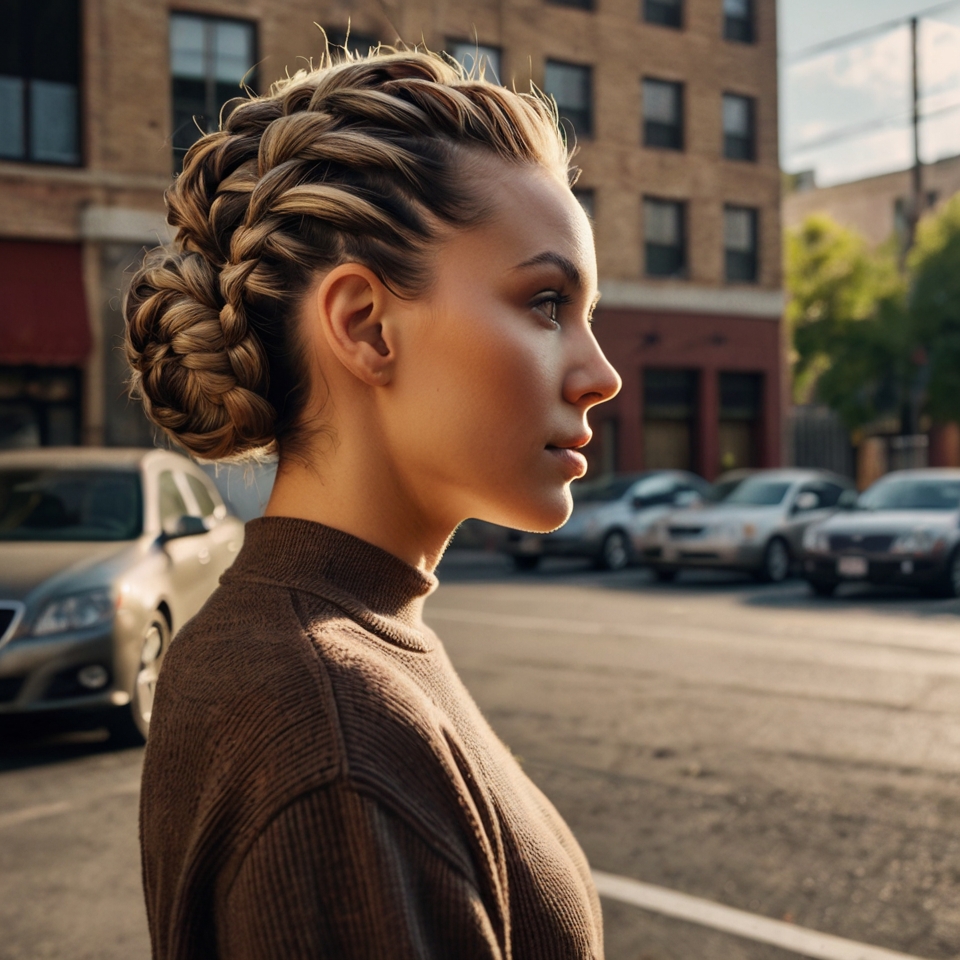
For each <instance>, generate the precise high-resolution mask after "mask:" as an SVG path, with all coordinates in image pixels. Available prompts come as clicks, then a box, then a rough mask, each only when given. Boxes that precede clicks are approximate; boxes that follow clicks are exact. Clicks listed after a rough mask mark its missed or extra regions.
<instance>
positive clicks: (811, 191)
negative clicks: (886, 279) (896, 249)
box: [783, 157, 960, 247]
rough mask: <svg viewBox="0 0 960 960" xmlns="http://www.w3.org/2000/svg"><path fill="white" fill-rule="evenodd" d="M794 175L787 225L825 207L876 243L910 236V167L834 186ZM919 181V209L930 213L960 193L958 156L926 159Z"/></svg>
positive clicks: (788, 196) (786, 200)
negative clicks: (936, 159) (825, 185)
mask: <svg viewBox="0 0 960 960" xmlns="http://www.w3.org/2000/svg"><path fill="white" fill-rule="evenodd" d="M793 179H794V184H793V186H792V188H791V189H789V190H787V191H786V192H785V193H784V197H783V221H784V226H785V227H786V228H787V229H794V228H796V227H799V226H800V224H802V223H803V221H804V220H806V219H807V217H809V216H810V215H811V214H814V213H826V214H829V215H830V216H831V217H832V218H833V219H834V220H836V221H837V223H840V224H842V225H843V226H845V227H850V228H852V229H854V230H856V231H857V232H858V233H859V234H861V235H862V236H863V237H865V238H866V240H867V242H868V243H869V244H870V245H871V246H874V247H876V246H879V245H880V244H882V243H886V242H887V241H888V240H890V239H891V238H892V237H897V238H899V239H900V240H901V241H905V240H906V239H907V235H908V232H909V228H910V205H911V203H912V202H913V200H912V197H913V171H912V170H895V171H894V172H893V173H884V174H881V175H880V176H876V177H866V178H864V179H863V180H852V181H850V182H849V183H838V184H835V185H834V186H830V187H818V186H817V185H816V182H815V181H814V180H813V177H812V175H811V174H808V173H801V174H797V175H796V176H795V177H794V178H793ZM921 184H922V190H921V213H929V212H930V211H932V210H936V209H937V208H938V207H940V206H942V205H943V204H944V203H946V201H947V200H949V199H950V198H951V197H952V196H954V194H956V193H960V157H946V158H944V159H942V160H938V161H937V162H936V163H930V164H925V165H924V167H923V170H922V171H921Z"/></svg>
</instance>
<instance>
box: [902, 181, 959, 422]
mask: <svg viewBox="0 0 960 960" xmlns="http://www.w3.org/2000/svg"><path fill="white" fill-rule="evenodd" d="M908 268H909V270H910V273H911V275H912V278H913V284H912V290H911V295H910V315H911V319H912V326H913V328H914V330H915V334H916V340H917V343H918V345H919V346H920V349H921V351H922V356H918V359H921V360H925V361H926V363H925V366H926V369H925V370H922V373H921V378H922V379H921V384H920V387H921V388H923V387H925V388H926V409H927V412H928V413H930V415H931V416H932V417H933V418H934V420H939V421H941V422H944V421H949V420H960V194H957V195H956V196H955V197H953V199H952V200H950V201H948V202H947V204H946V205H945V206H944V207H943V209H942V210H941V211H939V212H938V213H936V214H932V215H930V216H928V217H926V218H924V220H923V221H921V223H920V225H919V228H918V230H917V240H916V244H915V245H914V248H913V250H912V251H911V253H910V256H909V258H908ZM922 381H925V383H924V382H922Z"/></svg>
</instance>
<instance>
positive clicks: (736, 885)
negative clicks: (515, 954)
mask: <svg viewBox="0 0 960 960" xmlns="http://www.w3.org/2000/svg"><path fill="white" fill-rule="evenodd" d="M440 572H441V581H442V585H441V587H440V589H439V590H438V592H437V593H436V594H435V595H434V596H433V597H432V598H431V599H430V601H429V603H428V607H427V619H428V621H429V622H430V624H431V625H432V626H433V627H434V628H435V629H436V630H437V631H438V633H439V634H440V635H441V636H442V637H443V638H444V640H445V643H446V645H447V647H448V650H449V652H450V655H451V657H452V658H453V660H454V662H455V663H456V665H457V667H458V668H459V670H460V671H461V673H462V675H463V677H464V679H465V681H466V683H467V685H468V686H469V688H470V689H471V691H472V692H473V694H474V696H475V697H476V699H477V700H478V702H479V703H480V705H481V707H482V708H483V709H484V711H485V712H486V714H487V716H488V718H489V719H490V721H491V723H492V724H493V726H494V728H495V729H496V730H497V732H498V733H499V734H500V735H501V736H502V737H503V738H504V739H505V741H506V742H507V743H508V744H509V746H510V747H511V749H512V750H513V752H514V753H515V754H516V755H517V756H518V757H520V759H521V762H522V763H523V765H524V767H525V769H526V770H527V772H528V773H529V775H530V776H531V777H532V778H533V779H534V780H535V781H536V782H537V783H538V784H539V785H540V786H541V787H542V788H543V789H544V790H545V791H546V793H547V794H548V795H549V796H550V797H551V799H553V801H554V802H555V803H556V805H557V806H558V807H559V809H560V810H561V812H562V813H563V814H564V816H565V817H567V819H568V820H569V822H570V824H571V825H572V827H573V829H574V831H575V832H576V834H577V836H578V838H579V839H580V841H581V843H582V844H583V846H584V848H585V849H586V851H587V853H588V856H589V857H590V860H591V863H592V864H593V866H594V867H595V868H597V869H600V870H604V871H607V872H610V873H614V874H618V875H622V876H626V877H631V878H634V879H637V880H642V881H646V882H648V883H653V884H656V885H658V886H662V887H665V888H669V889H671V890H678V891H682V892H686V893H689V894H693V895H696V896H698V897H702V898H706V899H707V900H710V901H714V902H718V903H722V904H727V905H729V906H733V907H737V908H739V909H742V910H744V911H748V912H750V913H754V914H758V915H761V916H764V917H770V918H774V919H778V920H784V919H786V920H787V921H789V922H792V923H795V924H797V925H798V926H802V927H805V928H810V929H814V930H820V931H824V932H828V933H833V934H837V935H839V936H842V937H846V938H849V939H851V940H854V941H858V942H861V943H866V944H873V945H877V946H883V947H886V948H888V949H892V950H898V951H902V952H904V953H907V954H911V955H914V956H918V957H927V958H931V960H939V958H944V960H945V958H948V957H954V956H956V955H957V954H958V953H960V907H958V897H957V893H958V890H960V868H958V866H957V864H958V863H960V831H958V829H957V828H958V825H960V799H958V798H960V791H958V789H957V788H958V786H960V725H958V724H957V717H958V714H960V631H958V629H957V628H958V621H960V603H958V602H957V601H932V600H929V599H921V598H919V597H917V596H914V595H912V594H909V593H894V592H891V591H889V590H888V591H883V592H881V591H877V590H869V589H866V588H853V587H848V588H844V590H842V591H841V593H840V595H839V596H838V597H836V598H834V599H830V600H825V599H821V598H814V597H811V596H810V595H809V594H808V591H807V588H806V586H805V585H804V584H803V583H801V582H799V581H796V580H791V581H788V582H787V583H785V584H782V585H778V586H761V585H758V584H755V583H754V582H752V581H750V580H747V579H744V578H737V577H735V576H728V575H724V574H706V573H705V574H688V575H684V576H682V577H681V578H680V580H679V581H678V582H677V583H674V584H667V585H663V584H655V583H654V582H653V581H652V579H651V578H650V576H649V574H647V573H646V572H644V571H641V570H637V569H635V568H633V569H628V570H626V571H623V572H620V573H616V574H610V573H606V574H602V573H596V572H594V571H592V570H591V569H590V568H589V567H588V566H586V565H583V564H577V563H575V562H553V563H546V564H544V567H543V569H542V570H540V571H537V572H536V573H532V574H530V573H527V574H517V573H514V572H513V571H512V569H511V568H510V566H509V564H507V563H506V562H505V561H504V560H502V559H500V558H497V557H493V556H488V555H481V554H471V553H459V554H453V555H451V557H450V558H449V559H448V560H447V561H445V563H444V565H443V567H442V568H441V571H440ZM141 755H142V752H141V751H140V750H137V749H132V750H131V749H127V750H114V749H112V748H111V747H110V745H109V743H105V742H103V734H102V733H100V732H98V731H96V730H93V731H76V730H74V731H69V730H62V729H61V730H59V731H54V732H47V733H46V734H44V735H41V734H40V733H38V732H36V731H34V732H33V733H29V732H28V733H24V732H20V733H15V732H11V731H9V730H8V731H7V732H6V735H5V744H4V746H3V748H2V754H0V832H2V843H0V928H2V929H3V931H4V936H3V937H2V939H0V957H3V958H21V957H23V958H35V957H44V958H64V960H68V958H69V960H83V958H98V960H100V958H103V960H113V958H121V957H122V958H124V960H131V958H138V957H147V956H148V946H147V939H146V932H145V929H144V919H143V916H144V915H143V907H142V905H141V900H140V887H139V866H138V854H137V840H136V818H137V778H138V773H139V765H140V760H141ZM604 911H605V917H606V937H607V950H608V956H609V957H610V958H611V960H641V958H644V960H681V958H682V960H689V958H690V957H723V958H725V960H726V958H730V960H737V958H780V957H788V956H795V954H791V953H788V952H787V951H783V950H778V949H776V948H774V947H771V946H767V945H762V944H758V943H753V942H751V941H749V940H746V939H741V938H737V937H732V936H730V935H728V934H724V933H719V932H716V931H713V930H710V929H709V928H707V927H703V926H698V925H694V924H689V923H684V922H680V921H676V920H670V919H666V918H664V917H662V916H658V915H656V914H654V913H650V912H647V911H644V910H641V909H638V908H636V907H631V906H627V905H624V904H621V903H615V902H613V901H605V902H604Z"/></svg>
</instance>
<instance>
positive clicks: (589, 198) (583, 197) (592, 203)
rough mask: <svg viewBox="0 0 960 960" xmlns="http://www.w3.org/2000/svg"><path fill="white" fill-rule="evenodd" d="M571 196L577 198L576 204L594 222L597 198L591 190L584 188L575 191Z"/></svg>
mask: <svg viewBox="0 0 960 960" xmlns="http://www.w3.org/2000/svg"><path fill="white" fill-rule="evenodd" d="M573 195H574V196H575V197H576V198H577V203H579V204H580V206H581V207H583V211H584V213H586V215H587V216H588V217H589V218H590V219H591V220H594V219H595V218H596V215H597V214H596V211H597V198H596V195H595V194H594V192H593V190H592V189H589V188H586V187H584V188H581V189H575V190H574V191H573Z"/></svg>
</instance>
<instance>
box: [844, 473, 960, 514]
mask: <svg viewBox="0 0 960 960" xmlns="http://www.w3.org/2000/svg"><path fill="white" fill-rule="evenodd" d="M857 506H858V507H859V508H860V509H861V510H957V509H960V479H953V480H937V479H934V478H930V479H924V480H918V479H916V478H911V477H898V478H890V479H884V480H880V481H878V482H877V483H875V484H874V485H873V486H872V487H870V489H869V490H866V491H864V493H862V494H861V495H860V499H859V500H858V501H857Z"/></svg>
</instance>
